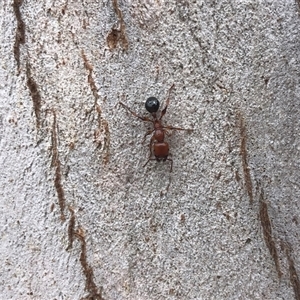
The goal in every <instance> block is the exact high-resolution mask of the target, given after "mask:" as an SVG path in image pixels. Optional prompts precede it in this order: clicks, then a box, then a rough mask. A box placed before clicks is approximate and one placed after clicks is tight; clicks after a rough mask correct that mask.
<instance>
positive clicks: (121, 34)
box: [106, 0, 128, 50]
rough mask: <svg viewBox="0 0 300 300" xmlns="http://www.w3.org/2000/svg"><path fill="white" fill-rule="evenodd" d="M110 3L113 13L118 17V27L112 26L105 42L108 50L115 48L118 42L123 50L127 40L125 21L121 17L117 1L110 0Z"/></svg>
mask: <svg viewBox="0 0 300 300" xmlns="http://www.w3.org/2000/svg"><path fill="white" fill-rule="evenodd" d="M112 3H113V7H114V10H115V13H116V15H117V16H118V18H119V22H120V29H116V28H112V30H111V32H110V33H109V34H108V36H107V38H106V42H107V45H108V47H109V49H110V50H112V49H115V48H116V47H117V45H118V43H120V45H121V47H122V48H123V49H124V50H127V49H128V40H127V37H126V33H125V22H124V19H123V14H122V12H121V10H120V8H119V6H118V1H117V0H112Z"/></svg>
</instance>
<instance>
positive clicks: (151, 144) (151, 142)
mask: <svg viewBox="0 0 300 300" xmlns="http://www.w3.org/2000/svg"><path fill="white" fill-rule="evenodd" d="M154 140H155V138H154V136H152V137H151V140H150V144H149V148H150V155H149V157H148V160H147V161H146V163H145V164H144V165H143V167H145V166H146V165H147V164H148V162H149V161H150V160H156V158H151V156H152V146H153V142H154Z"/></svg>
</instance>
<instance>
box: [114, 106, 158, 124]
mask: <svg viewBox="0 0 300 300" xmlns="http://www.w3.org/2000/svg"><path fill="white" fill-rule="evenodd" d="M119 104H120V105H121V106H123V107H124V108H125V109H127V110H128V111H129V112H130V113H131V114H133V115H134V116H135V117H137V118H139V119H141V120H142V121H145V122H151V123H153V121H152V120H151V119H149V118H147V117H141V116H139V115H138V114H137V113H135V112H134V111H132V110H131V109H130V108H129V107H128V106H126V105H125V104H124V103H122V102H119Z"/></svg>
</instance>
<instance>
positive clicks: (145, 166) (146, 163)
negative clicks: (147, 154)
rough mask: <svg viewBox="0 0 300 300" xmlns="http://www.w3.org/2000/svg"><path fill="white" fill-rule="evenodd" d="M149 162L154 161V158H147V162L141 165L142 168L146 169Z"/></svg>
mask: <svg viewBox="0 0 300 300" xmlns="http://www.w3.org/2000/svg"><path fill="white" fill-rule="evenodd" d="M150 160H156V158H148V160H147V161H146V163H145V164H144V165H143V167H146V165H147V164H148V162H149V161H150Z"/></svg>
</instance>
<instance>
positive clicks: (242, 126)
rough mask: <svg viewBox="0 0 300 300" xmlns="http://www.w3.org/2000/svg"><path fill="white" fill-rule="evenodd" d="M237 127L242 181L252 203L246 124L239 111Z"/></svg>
mask: <svg viewBox="0 0 300 300" xmlns="http://www.w3.org/2000/svg"><path fill="white" fill-rule="evenodd" d="M239 122H240V124H239V128H240V136H241V145H240V150H241V156H242V165H243V173H244V182H245V186H246V190H247V193H248V196H249V199H250V203H251V204H252V203H253V185H252V180H251V175H250V168H249V165H248V153H247V134H246V126H245V122H244V118H243V116H242V114H241V113H239Z"/></svg>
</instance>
